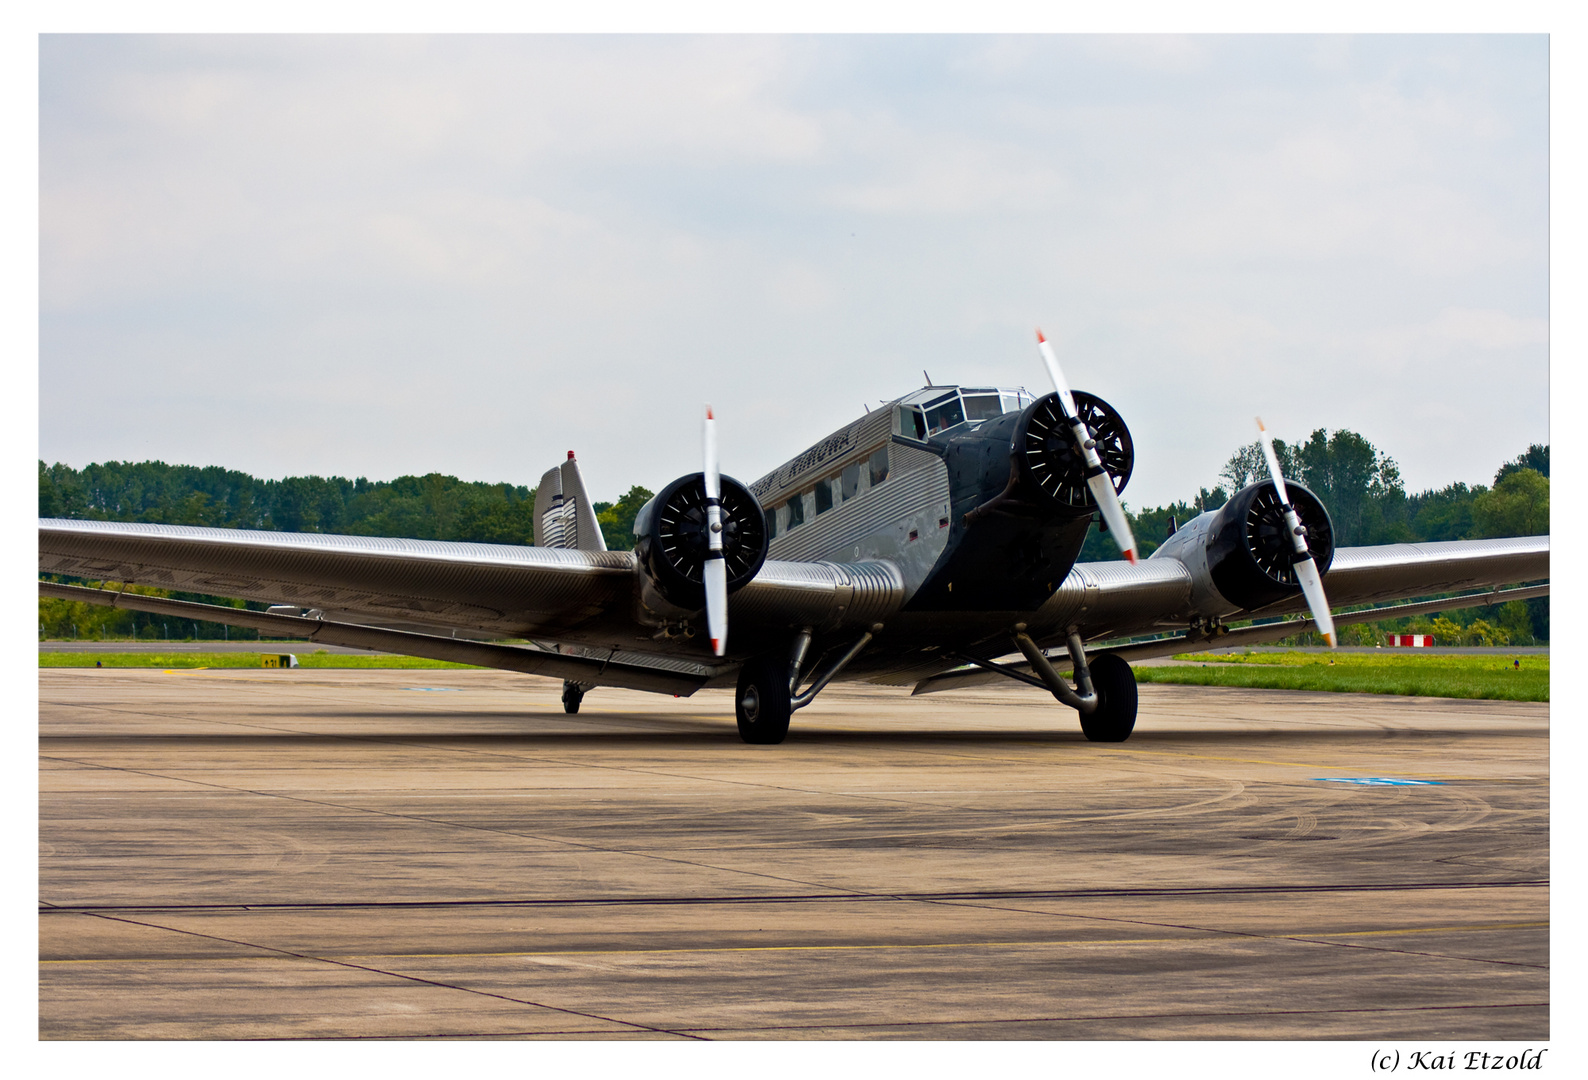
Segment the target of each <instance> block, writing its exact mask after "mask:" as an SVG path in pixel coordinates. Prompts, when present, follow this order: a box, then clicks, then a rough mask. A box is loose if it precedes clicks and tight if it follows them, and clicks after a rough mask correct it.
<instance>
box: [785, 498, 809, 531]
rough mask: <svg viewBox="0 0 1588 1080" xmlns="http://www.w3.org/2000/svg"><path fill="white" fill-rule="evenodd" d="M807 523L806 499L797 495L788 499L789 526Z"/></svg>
mask: <svg viewBox="0 0 1588 1080" xmlns="http://www.w3.org/2000/svg"><path fill="white" fill-rule="evenodd" d="M803 524H805V499H804V497H803V496H800V495H796V496H794V497H793V498H792V499H790V500H789V501H788V527H789V528H790V529H792V528H794V527H795V526H797V525H803Z"/></svg>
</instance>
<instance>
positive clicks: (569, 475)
mask: <svg viewBox="0 0 1588 1080" xmlns="http://www.w3.org/2000/svg"><path fill="white" fill-rule="evenodd" d="M535 546H536V547H553V548H565V549H567V550H570V551H575V550H576V551H605V550H606V549H607V543H606V541H605V540H604V539H602V537H601V526H600V525H599V524H597V523H596V516H595V510H594V509H593V508H592V507H591V506H590V499H589V497H588V496H587V495H585V493H584V481H583V480H581V479H580V478H579V463H578V462H577V461H575V460H574V457H573V451H572V450H570V451H568V460H567V461H565V462H563V463H562V464H561V465H559V466H557V467H556V468H554V469H548V470H547V472H546V475H545V476H542V477H541V478H540V486H539V487H538V488H536V489H535Z"/></svg>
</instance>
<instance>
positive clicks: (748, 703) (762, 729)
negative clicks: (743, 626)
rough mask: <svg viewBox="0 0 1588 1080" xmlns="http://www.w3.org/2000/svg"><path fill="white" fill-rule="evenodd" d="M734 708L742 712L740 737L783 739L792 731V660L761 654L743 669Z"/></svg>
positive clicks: (761, 741) (758, 740)
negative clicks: (790, 719) (789, 726)
mask: <svg viewBox="0 0 1588 1080" xmlns="http://www.w3.org/2000/svg"><path fill="white" fill-rule="evenodd" d="M734 706H735V709H734V711H735V712H736V713H738V716H739V738H741V739H743V740H744V741H745V742H747V743H758V744H762V745H770V744H773V743H780V742H782V741H783V738H784V736H786V735H787V734H788V720H789V714H790V713H791V712H792V710H791V708H790V706H789V688H788V661H786V660H781V659H780V658H778V657H775V656H758V657H756V658H755V659H754V660H751V661H750V662H749V663H748V664H745V665H744V668H743V670H741V671H740V672H739V690H738V693H737V694H736V695H735V696H734Z"/></svg>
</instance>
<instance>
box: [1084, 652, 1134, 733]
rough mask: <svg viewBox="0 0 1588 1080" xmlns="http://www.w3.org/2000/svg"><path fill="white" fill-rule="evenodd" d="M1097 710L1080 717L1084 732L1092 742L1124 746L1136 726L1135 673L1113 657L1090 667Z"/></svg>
mask: <svg viewBox="0 0 1588 1080" xmlns="http://www.w3.org/2000/svg"><path fill="white" fill-rule="evenodd" d="M1088 667H1089V668H1090V669H1091V672H1092V688H1093V690H1094V691H1095V692H1096V693H1097V698H1098V701H1097V708H1096V709H1095V710H1093V711H1092V714H1091V715H1090V716H1088V715H1087V714H1086V713H1082V714H1081V731H1082V732H1083V733H1084V734H1085V735H1086V737H1087V738H1088V739H1090V740H1091V741H1092V742H1124V741H1125V740H1126V739H1128V738H1130V733H1131V731H1132V729H1134V728H1135V726H1136V673H1135V672H1133V671H1131V670H1130V665H1129V664H1127V663H1126V662H1125V661H1123V660H1121V659H1120V658H1119V657H1118V656H1116V655H1115V654H1113V653H1104V654H1103V655H1101V656H1099V657H1097V658H1096V659H1094V660H1092V662H1091V663H1090V664H1089V665H1088Z"/></svg>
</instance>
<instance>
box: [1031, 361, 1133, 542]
mask: <svg viewBox="0 0 1588 1080" xmlns="http://www.w3.org/2000/svg"><path fill="white" fill-rule="evenodd" d="M1072 397H1074V399H1075V411H1076V413H1077V414H1078V415H1079V416H1080V418H1081V419H1082V420H1083V421H1085V422H1086V426H1087V429H1088V430H1089V431H1091V432H1092V438H1093V440H1094V441H1095V442H1096V443H1097V455H1098V457H1099V458H1100V459H1101V460H1102V463H1103V467H1104V468H1106V469H1107V470H1108V473H1109V475H1110V476H1111V477H1113V480H1114V490H1115V491H1124V490H1125V485H1126V484H1127V483H1128V482H1129V481H1130V470H1131V468H1132V467H1133V466H1134V465H1135V462H1136V450H1135V446H1134V444H1133V443H1132V442H1131V440H1130V429H1129V428H1127V427H1126V426H1125V421H1124V419H1123V418H1122V417H1121V416H1120V415H1119V413H1118V412H1116V411H1115V410H1114V407H1113V406H1112V405H1110V404H1109V403H1108V402H1106V401H1104V400H1103V399H1102V398H1100V397H1096V396H1095V395H1092V394H1088V393H1086V392H1085V391H1084V390H1077V391H1075V392H1074V393H1073V394H1072ZM1014 457H1015V468H1016V469H1018V470H1019V472H1020V482H1021V486H1022V488H1024V489H1025V494H1026V497H1027V498H1028V499H1031V500H1033V501H1036V502H1039V503H1043V504H1046V505H1047V506H1049V508H1050V509H1054V510H1059V511H1068V512H1069V513H1070V514H1072V515H1074V516H1079V515H1081V514H1090V513H1091V512H1092V511H1094V510H1096V509H1097V500H1096V498H1094V497H1093V495H1092V492H1091V489H1090V488H1088V487H1087V486H1086V459H1085V457H1083V456H1082V453H1081V449H1080V447H1078V446H1076V445H1075V438H1074V435H1073V434H1072V433H1071V431H1070V426H1069V425H1068V424H1066V423H1065V422H1064V414H1063V411H1062V410H1061V409H1060V408H1059V396H1058V395H1057V394H1048V395H1046V396H1044V397H1040V398H1038V399H1037V400H1036V401H1035V402H1034V403H1033V404H1031V405H1028V406H1027V407H1026V409H1025V411H1024V412H1023V413H1021V415H1020V420H1019V422H1018V423H1017V424H1016V425H1015V432H1014Z"/></svg>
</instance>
